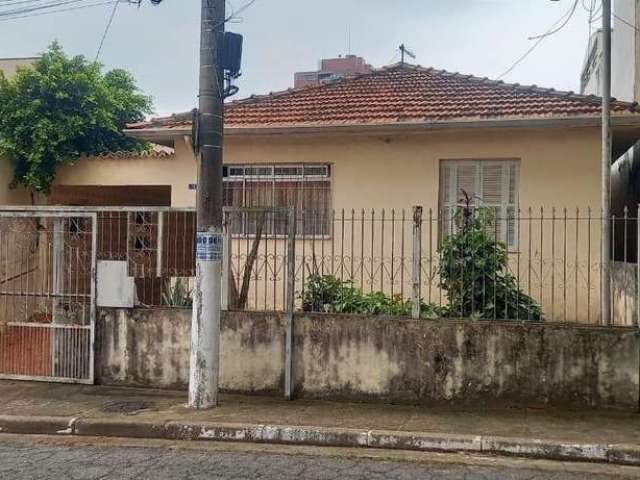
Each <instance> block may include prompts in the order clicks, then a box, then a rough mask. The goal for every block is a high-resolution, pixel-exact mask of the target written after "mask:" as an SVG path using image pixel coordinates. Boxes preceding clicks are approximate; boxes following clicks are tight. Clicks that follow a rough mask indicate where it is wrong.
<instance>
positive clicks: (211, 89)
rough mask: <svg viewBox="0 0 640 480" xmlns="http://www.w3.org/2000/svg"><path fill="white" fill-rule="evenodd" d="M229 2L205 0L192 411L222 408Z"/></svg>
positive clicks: (203, 12)
mask: <svg viewBox="0 0 640 480" xmlns="http://www.w3.org/2000/svg"><path fill="white" fill-rule="evenodd" d="M224 24H225V0H202V18H201V32H200V107H199V113H198V119H197V120H198V122H197V124H198V127H197V129H196V132H197V133H196V135H197V138H195V139H194V141H195V143H196V145H197V146H198V156H199V168H198V193H197V239H196V284H195V288H194V291H193V317H192V321H191V370H190V374H189V407H191V408H198V409H206V408H212V407H215V406H216V405H217V403H218V371H219V344H220V300H221V294H220V292H221V282H222V243H223V236H222V144H223V125H224V122H223V113H224V111H223V107H224V106H223V100H224V75H223V68H222V53H223V41H224Z"/></svg>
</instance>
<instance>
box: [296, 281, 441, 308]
mask: <svg viewBox="0 0 640 480" xmlns="http://www.w3.org/2000/svg"><path fill="white" fill-rule="evenodd" d="M301 298H302V309H303V310H304V311H305V312H324V313H354V314H363V315H392V316H410V315H411V301H409V300H405V299H403V298H402V297H401V296H400V295H394V296H389V295H386V294H385V293H383V292H370V293H363V292H362V290H361V289H359V288H356V287H354V286H353V283H352V282H349V281H341V280H340V279H338V278H336V277H334V276H333V275H318V274H313V275H310V276H309V277H308V280H307V283H306V285H305V291H304V294H303V295H302V297H301ZM420 314H421V316H422V317H425V318H434V317H437V316H440V315H441V314H442V311H441V310H440V309H439V308H438V307H436V306H434V305H429V304H426V303H424V302H421V308H420Z"/></svg>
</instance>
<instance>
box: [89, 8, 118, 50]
mask: <svg viewBox="0 0 640 480" xmlns="http://www.w3.org/2000/svg"><path fill="white" fill-rule="evenodd" d="M119 4H120V1H119V0H116V2H115V3H114V4H113V9H112V10H111V16H110V17H109V21H108V22H107V26H106V27H105V29H104V33H103V34H102V39H100V46H98V51H97V52H96V59H95V60H94V61H95V62H97V61H98V58H99V57H100V52H101V51H102V46H103V45H104V41H105V40H106V38H107V35H108V34H109V29H110V28H111V24H112V23H113V19H114V18H115V16H116V12H117V11H118V5H119Z"/></svg>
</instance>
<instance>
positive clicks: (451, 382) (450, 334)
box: [294, 315, 640, 407]
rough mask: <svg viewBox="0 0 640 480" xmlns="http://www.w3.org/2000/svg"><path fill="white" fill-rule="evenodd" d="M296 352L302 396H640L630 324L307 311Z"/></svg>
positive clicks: (526, 400)
mask: <svg viewBox="0 0 640 480" xmlns="http://www.w3.org/2000/svg"><path fill="white" fill-rule="evenodd" d="M295 352H296V356H295V357H294V358H295V364H294V372H295V375H296V381H295V384H296V388H297V392H298V393H299V394H301V395H303V396H314V397H331V398H334V397H339V398H362V399H367V398H376V399H385V400H389V401H402V402H417V403H423V404H428V405H438V404H449V403H460V404H474V405H477V404H492V403H496V404H498V403H509V404H532V403H534V404H555V405H593V406H596V405H600V406H604V405H612V406H613V405H618V406H629V407H637V405H638V392H639V385H638V381H639V378H638V368H639V366H640V357H639V355H640V337H639V332H638V331H635V330H633V329H605V328H594V327H575V326H571V327H568V326H562V325H557V324H553V325H551V324H549V325H522V324H514V323H494V322H473V321H459V322H457V321H424V320H419V321H414V320H405V319H400V320H399V319H393V320H392V319H385V318H375V317H353V316H333V317H325V316H319V315H305V316H302V317H299V318H297V319H296V345H295Z"/></svg>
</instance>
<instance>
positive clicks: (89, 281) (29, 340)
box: [0, 207, 97, 383]
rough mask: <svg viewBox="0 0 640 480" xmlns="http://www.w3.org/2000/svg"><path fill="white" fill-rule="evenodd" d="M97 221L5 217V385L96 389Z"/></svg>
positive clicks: (1, 263) (58, 215) (0, 285)
mask: <svg viewBox="0 0 640 480" xmlns="http://www.w3.org/2000/svg"><path fill="white" fill-rule="evenodd" d="M96 233H97V216H96V213H92V212H86V211H84V212H70V211H56V210H55V209H46V208H45V209H42V210H38V209H36V208H33V209H28V208H23V209H20V210H17V211H16V210H13V211H12V210H10V209H9V208H8V207H7V208H3V209H0V378H5V379H18V380H41V381H55V382H66V383H93V378H94V337H95V316H96V303H95V295H96V245H97V235H96Z"/></svg>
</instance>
